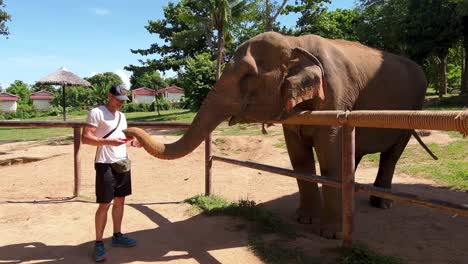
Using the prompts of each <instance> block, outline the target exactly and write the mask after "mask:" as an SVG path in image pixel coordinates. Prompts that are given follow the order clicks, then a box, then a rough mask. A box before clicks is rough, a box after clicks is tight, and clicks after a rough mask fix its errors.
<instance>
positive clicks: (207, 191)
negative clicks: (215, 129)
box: [205, 133, 213, 196]
mask: <svg viewBox="0 0 468 264" xmlns="http://www.w3.org/2000/svg"><path fill="white" fill-rule="evenodd" d="M212 164H213V161H212V160H211V133H210V134H209V135H208V136H207V137H206V139H205V196H208V195H211V166H212Z"/></svg>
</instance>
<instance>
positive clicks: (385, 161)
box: [369, 133, 411, 209]
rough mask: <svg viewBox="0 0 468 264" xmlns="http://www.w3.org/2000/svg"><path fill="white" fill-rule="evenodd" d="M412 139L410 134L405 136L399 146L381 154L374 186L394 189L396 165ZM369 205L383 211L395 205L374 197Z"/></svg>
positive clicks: (390, 201) (370, 199) (387, 200)
mask: <svg viewBox="0 0 468 264" xmlns="http://www.w3.org/2000/svg"><path fill="white" fill-rule="evenodd" d="M410 137H411V134H410V133H408V134H407V135H404V136H403V137H402V138H401V140H400V141H399V142H398V143H397V144H395V145H394V146H392V147H391V148H390V149H389V150H387V151H385V152H382V153H381V154H380V162H379V171H378V173H377V178H376V179H375V182H374V186H376V187H380V188H386V189H390V188H391V187H392V180H393V173H394V172H395V167H396V164H397V162H398V160H399V159H400V157H401V154H403V151H404V150H405V147H406V145H407V144H408V141H409V139H410ZM369 203H370V204H371V206H373V207H377V208H382V209H389V208H391V207H392V205H393V201H392V200H389V199H384V198H380V197H377V196H373V195H372V196H370V197H369Z"/></svg>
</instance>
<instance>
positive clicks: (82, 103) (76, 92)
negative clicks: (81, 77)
mask: <svg viewBox="0 0 468 264" xmlns="http://www.w3.org/2000/svg"><path fill="white" fill-rule="evenodd" d="M95 87H96V86H92V87H81V86H66V88H65V89H66V90H65V96H66V98H65V101H66V106H67V108H70V107H81V108H86V107H88V106H94V105H96V103H97V100H99V96H98V95H95V94H94V89H95ZM60 90H61V91H62V88H60ZM62 98H63V93H62V92H57V93H56V94H55V97H54V99H52V101H51V102H50V104H51V105H53V106H59V107H62ZM106 98H107V97H106ZM67 111H68V110H67Z"/></svg>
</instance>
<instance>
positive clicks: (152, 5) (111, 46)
mask: <svg viewBox="0 0 468 264" xmlns="http://www.w3.org/2000/svg"><path fill="white" fill-rule="evenodd" d="M169 1H170V0H136V1H135V0H134V1H130V0H41V1H37V0H4V4H5V5H6V9H5V11H6V12H8V13H9V14H10V15H11V17H12V20H11V21H10V22H8V24H7V25H8V27H9V30H10V32H11V34H10V36H9V38H8V39H6V38H4V37H1V36H0V58H1V60H0V86H1V87H2V88H7V87H8V86H9V84H10V83H12V82H14V81H15V80H22V81H24V82H26V83H28V84H34V82H35V81H37V80H39V79H40V78H42V77H44V76H46V75H47V74H49V73H51V72H53V71H55V70H57V69H59V68H60V67H65V68H67V69H68V70H70V71H72V72H74V73H75V74H77V75H79V76H81V77H89V76H92V75H93V74H95V73H102V72H115V73H117V74H118V75H119V76H121V77H122V79H123V80H124V82H128V78H129V76H130V73H129V72H126V71H124V70H123V67H124V66H126V65H129V64H135V65H139V63H138V59H141V58H143V59H145V58H144V57H141V56H140V55H137V54H132V53H131V52H130V49H139V48H147V47H149V46H150V44H151V43H154V42H156V41H158V39H157V37H156V35H154V34H149V33H148V32H147V31H146V29H145V28H144V26H146V25H147V24H148V20H156V19H161V18H163V10H162V7H163V6H167V4H168V2H169ZM291 1H292V0H291ZM353 2H354V1H353V0H333V1H332V5H331V6H330V9H335V8H350V7H352V6H353ZM296 18H297V16H294V15H293V16H288V17H281V18H280V21H281V22H282V23H284V24H286V25H294V24H295V21H296ZM166 74H168V75H170V73H166Z"/></svg>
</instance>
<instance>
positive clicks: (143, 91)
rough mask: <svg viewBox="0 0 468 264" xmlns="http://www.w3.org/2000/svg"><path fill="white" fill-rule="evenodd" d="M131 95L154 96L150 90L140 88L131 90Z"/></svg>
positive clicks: (153, 92)
mask: <svg viewBox="0 0 468 264" xmlns="http://www.w3.org/2000/svg"><path fill="white" fill-rule="evenodd" d="M132 93H133V94H137V95H155V94H156V92H155V91H154V90H152V89H150V88H146V87H140V88H137V89H134V90H132Z"/></svg>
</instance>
